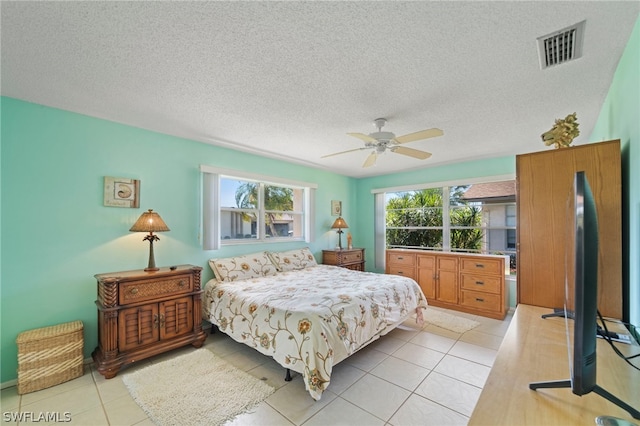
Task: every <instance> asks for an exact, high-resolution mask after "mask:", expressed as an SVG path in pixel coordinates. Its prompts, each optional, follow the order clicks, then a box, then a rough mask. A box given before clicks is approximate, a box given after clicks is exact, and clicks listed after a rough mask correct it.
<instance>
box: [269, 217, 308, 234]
mask: <svg viewBox="0 0 640 426" xmlns="http://www.w3.org/2000/svg"><path fill="white" fill-rule="evenodd" d="M264 223H265V236H266V237H267V238H272V237H293V238H302V229H303V227H302V215H300V214H289V213H276V214H274V213H266V214H265V217H264Z"/></svg>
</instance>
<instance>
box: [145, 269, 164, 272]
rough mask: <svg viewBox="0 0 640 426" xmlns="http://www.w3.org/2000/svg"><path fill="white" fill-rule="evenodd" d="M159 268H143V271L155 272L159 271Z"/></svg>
mask: <svg viewBox="0 0 640 426" xmlns="http://www.w3.org/2000/svg"><path fill="white" fill-rule="evenodd" d="M159 270H160V268H144V271H145V272H155V271H159Z"/></svg>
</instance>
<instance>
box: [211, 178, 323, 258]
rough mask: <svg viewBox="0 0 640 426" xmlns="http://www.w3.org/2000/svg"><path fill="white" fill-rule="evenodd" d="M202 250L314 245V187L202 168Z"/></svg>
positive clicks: (300, 183) (312, 185)
mask: <svg viewBox="0 0 640 426" xmlns="http://www.w3.org/2000/svg"><path fill="white" fill-rule="evenodd" d="M201 170H202V171H203V224H204V229H203V231H204V248H205V249H208V250H212V249H214V250H215V249H218V248H219V247H220V246H221V245H230V244H247V243H256V242H279V241H287V242H290V241H306V242H310V241H311V239H312V236H311V229H312V227H311V224H312V223H313V221H312V220H313V219H312V218H311V216H312V215H311V212H312V211H313V210H312V209H311V205H312V203H313V199H312V197H313V193H314V191H313V189H315V188H316V185H315V184H307V183H304V182H292V181H287V180H283V179H278V178H273V177H268V176H261V175H253V174H248V173H243V172H239V171H229V170H223V169H216V168H212V167H208V166H201Z"/></svg>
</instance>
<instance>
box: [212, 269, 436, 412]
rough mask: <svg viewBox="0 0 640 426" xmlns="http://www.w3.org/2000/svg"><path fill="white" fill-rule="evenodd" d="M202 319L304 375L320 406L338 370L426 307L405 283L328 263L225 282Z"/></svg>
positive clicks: (409, 282) (217, 287)
mask: <svg viewBox="0 0 640 426" xmlns="http://www.w3.org/2000/svg"><path fill="white" fill-rule="evenodd" d="M202 305H203V317H204V318H205V319H207V320H208V321H210V322H211V323H213V324H215V325H217V326H218V328H219V329H220V330H221V331H222V332H224V333H226V334H228V335H230V336H231V337H232V338H234V339H235V340H237V341H238V342H241V343H245V344H247V345H249V346H251V347H253V348H255V349H256V350H258V351H260V352H261V353H263V354H265V355H268V356H271V357H273V358H274V359H275V360H276V361H277V362H278V363H280V364H281V365H282V366H284V367H286V368H289V369H291V370H294V371H297V372H299V373H301V374H302V375H303V377H304V381H305V387H306V389H307V391H309V393H310V394H311V396H312V397H313V398H314V399H316V400H319V399H320V397H321V395H322V392H323V391H324V390H325V389H326V388H327V386H329V382H330V378H331V370H332V369H333V366H334V365H335V364H337V363H338V362H340V361H342V360H343V359H345V358H347V357H348V356H349V355H351V354H353V353H354V352H356V351H357V350H358V349H360V348H362V347H364V346H366V345H367V344H369V343H371V342H372V341H374V340H376V339H377V338H379V337H380V336H382V335H384V334H386V333H388V332H389V331H391V330H392V329H393V328H395V327H396V326H397V325H399V324H400V323H401V322H402V321H404V320H405V319H407V318H408V317H409V316H410V315H411V314H413V313H416V314H417V316H416V320H417V321H418V322H419V323H421V322H422V311H423V309H424V308H426V306H427V301H426V298H425V297H424V295H423V293H422V291H421V289H420V287H419V286H418V284H417V283H416V282H415V281H414V280H412V279H410V278H406V277H400V276H396V275H384V274H376V273H370V272H358V271H352V270H349V269H345V268H339V267H335V266H328V265H317V266H312V267H309V268H306V269H302V270H297V271H289V272H281V273H278V274H277V275H274V276H268V277H262V278H255V279H248V280H244V281H235V282H230V283H219V282H217V281H216V280H211V281H209V282H208V283H207V284H206V286H205V290H204V300H203V304H202Z"/></svg>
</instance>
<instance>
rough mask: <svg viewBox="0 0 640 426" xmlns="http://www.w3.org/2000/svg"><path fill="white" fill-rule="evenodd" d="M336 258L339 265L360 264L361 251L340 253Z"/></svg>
mask: <svg viewBox="0 0 640 426" xmlns="http://www.w3.org/2000/svg"><path fill="white" fill-rule="evenodd" d="M338 258H339V259H340V263H351V262H362V250H357V251H348V252H344V253H340V254H339V255H338Z"/></svg>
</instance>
